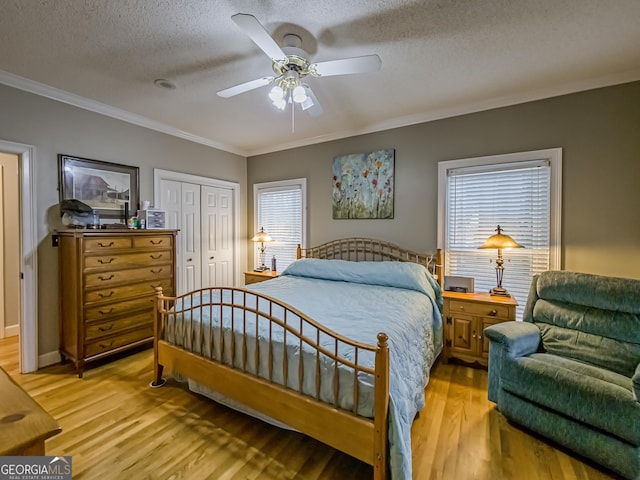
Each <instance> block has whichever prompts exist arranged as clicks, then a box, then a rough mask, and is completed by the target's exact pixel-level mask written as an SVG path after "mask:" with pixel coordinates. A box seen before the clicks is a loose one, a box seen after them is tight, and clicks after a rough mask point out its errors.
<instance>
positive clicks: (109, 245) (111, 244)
mask: <svg viewBox="0 0 640 480" xmlns="http://www.w3.org/2000/svg"><path fill="white" fill-rule="evenodd" d="M98 245H100V246H101V247H105V248H109V247H113V242H109V244H105V243H102V242H98Z"/></svg>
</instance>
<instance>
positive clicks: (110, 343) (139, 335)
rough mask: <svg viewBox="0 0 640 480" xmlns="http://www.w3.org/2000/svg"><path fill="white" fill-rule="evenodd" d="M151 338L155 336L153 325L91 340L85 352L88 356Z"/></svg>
mask: <svg viewBox="0 0 640 480" xmlns="http://www.w3.org/2000/svg"><path fill="white" fill-rule="evenodd" d="M147 338H148V339H149V340H151V339H152V338H153V326H152V325H149V326H148V327H144V328H141V329H139V330H133V331H131V332H127V333H123V334H122V335H117V336H112V337H107V338H103V339H100V340H97V341H95V342H89V343H87V344H86V345H85V354H86V356H88V357H91V356H93V355H98V354H100V353H105V352H108V351H110V350H115V349H116V348H119V347H124V346H126V345H129V344H130V343H134V342H137V341H140V340H145V339H147Z"/></svg>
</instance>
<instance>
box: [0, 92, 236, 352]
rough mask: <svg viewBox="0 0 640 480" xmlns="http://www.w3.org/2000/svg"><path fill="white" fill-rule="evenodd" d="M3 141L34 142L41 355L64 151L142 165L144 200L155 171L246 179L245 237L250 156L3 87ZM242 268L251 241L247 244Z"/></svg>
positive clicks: (54, 287) (50, 303)
mask: <svg viewBox="0 0 640 480" xmlns="http://www.w3.org/2000/svg"><path fill="white" fill-rule="evenodd" d="M0 105H1V107H0V139H2V140H6V141H11V142H17V143H23V144H27V145H33V146H35V148H36V150H35V152H36V153H35V157H36V165H35V170H36V172H35V174H36V181H37V184H36V189H37V196H38V198H37V215H38V218H37V227H38V229H37V235H38V241H39V246H38V289H39V292H38V337H39V338H38V344H39V353H40V354H45V353H49V352H52V351H56V350H57V349H58V264H57V262H58V257H57V254H58V252H57V250H56V249H55V248H54V247H52V246H51V232H52V231H53V230H54V229H58V228H63V225H62V223H61V222H60V215H59V207H58V191H57V188H58V185H57V184H58V158H57V155H58V154H59V153H65V154H69V155H75V156H79V157H85V158H91V159H95V160H104V161H107V162H115V163H122V164H127V165H134V166H138V167H140V198H142V199H151V200H153V169H154V168H161V169H164V170H173V171H179V172H184V173H190V174H193V175H201V176H206V177H212V178H218V179H221V180H227V181H231V182H237V183H239V184H240V196H241V205H240V225H239V228H240V238H246V236H247V232H246V231H245V227H246V225H247V221H246V204H245V199H246V198H247V197H246V192H245V189H246V184H247V183H246V177H247V170H246V159H245V158H244V157H241V156H238V155H234V154H231V153H227V152H223V151H220V150H217V149H214V148H210V147H207V146H204V145H200V144H196V143H193V142H188V141H186V140H181V139H179V138H176V137H173V136H170V135H165V134H162V133H158V132H155V131H152V130H148V129H146V128H142V127H138V126H135V125H132V124H129V123H126V122H123V121H119V120H115V119H113V118H109V117H106V116H103V115H99V114H96V113H92V112H89V111H87V110H83V109H80V108H76V107H72V106H70V105H67V104H64V103H60V102H57V101H54V100H49V99H46V98H44V97H40V96H37V95H33V94H30V93H27V92H23V91H21V90H16V89H14V88H10V87H7V86H3V85H0ZM241 248H242V251H241V253H240V256H241V261H242V262H241V263H242V265H241V268H245V267H246V264H245V263H244V262H245V261H246V245H245V244H244V243H243V244H242V245H241Z"/></svg>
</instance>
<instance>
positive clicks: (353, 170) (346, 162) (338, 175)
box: [331, 148, 395, 220]
mask: <svg viewBox="0 0 640 480" xmlns="http://www.w3.org/2000/svg"><path fill="white" fill-rule="evenodd" d="M394 169H395V150H394V149H392V148H388V149H383V150H375V151H372V152H364V153H353V154H349V155H341V156H337V157H334V159H333V169H332V195H331V201H332V211H333V219H334V220H343V219H392V218H393V214H394V212H393V210H394V205H393V204H394Z"/></svg>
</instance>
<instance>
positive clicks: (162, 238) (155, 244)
mask: <svg viewBox="0 0 640 480" xmlns="http://www.w3.org/2000/svg"><path fill="white" fill-rule="evenodd" d="M172 246H173V237H172V236H167V235H158V236H147V235H145V236H144V237H133V247H134V248H171V247H172Z"/></svg>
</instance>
